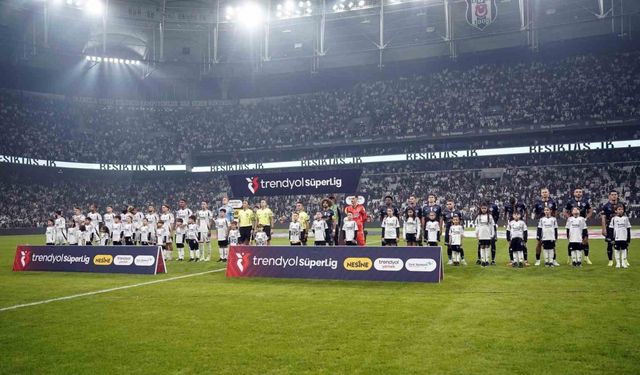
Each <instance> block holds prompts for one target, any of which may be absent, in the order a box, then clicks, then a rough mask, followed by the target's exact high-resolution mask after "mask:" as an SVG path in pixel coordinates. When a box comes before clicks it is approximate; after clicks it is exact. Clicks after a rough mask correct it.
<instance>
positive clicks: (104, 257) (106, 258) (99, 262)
mask: <svg viewBox="0 0 640 375" xmlns="http://www.w3.org/2000/svg"><path fill="white" fill-rule="evenodd" d="M111 263H113V256H111V255H108V254H98V255H96V256H94V257H93V264H95V265H96V266H108V265H110V264H111Z"/></svg>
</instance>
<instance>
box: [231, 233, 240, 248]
mask: <svg viewBox="0 0 640 375" xmlns="http://www.w3.org/2000/svg"><path fill="white" fill-rule="evenodd" d="M239 239H240V231H239V230H237V229H231V230H230V231H229V245H237V244H238V240H239Z"/></svg>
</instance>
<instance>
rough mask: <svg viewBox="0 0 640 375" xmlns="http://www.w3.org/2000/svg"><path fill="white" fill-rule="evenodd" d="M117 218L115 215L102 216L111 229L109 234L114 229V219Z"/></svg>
mask: <svg viewBox="0 0 640 375" xmlns="http://www.w3.org/2000/svg"><path fill="white" fill-rule="evenodd" d="M115 217H116V215H115V214H114V213H110V214H104V215H102V219H103V220H104V225H105V226H106V227H107V228H109V232H111V229H112V228H113V219H114V218H115Z"/></svg>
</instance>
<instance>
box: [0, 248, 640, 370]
mask: <svg viewBox="0 0 640 375" xmlns="http://www.w3.org/2000/svg"><path fill="white" fill-rule="evenodd" d="M636 241H638V240H636ZM41 242H42V236H14V237H0V309H1V308H3V307H8V306H13V305H17V304H24V303H29V302H36V301H42V300H46V299H50V298H56V297H63V296H69V295H73V294H77V293H83V292H90V291H98V290H103V289H108V288H113V287H118V286H126V285H133V284H137V283H141V282H145V281H151V280H158V279H162V278H172V277H175V276H178V275H188V274H193V273H198V272H202V271H207V270H214V269H218V268H221V267H222V266H220V265H219V264H217V263H198V264H192V263H180V264H178V263H177V262H170V263H169V264H168V269H169V274H167V275H159V276H131V275H99V274H82V273H40V272H24V273H13V272H12V271H11V265H12V262H13V256H14V253H15V248H16V245H17V244H19V243H31V244H39V243H41ZM277 242H283V240H280V241H277ZM369 242H370V243H378V241H377V238H370V239H369ZM639 243H640V242H636V243H633V242H632V249H631V251H630V257H629V259H630V260H629V261H630V263H631V268H630V269H627V270H616V269H612V268H609V267H607V266H606V262H607V261H606V253H605V250H604V241H602V240H593V241H592V245H591V248H592V250H591V253H592V254H591V259H592V260H593V261H594V265H592V266H585V267H584V268H583V269H572V268H571V267H568V266H566V265H564V263H565V261H566V250H565V249H566V243H565V242H564V241H560V244H559V249H560V250H559V257H558V259H559V261H560V262H561V263H562V264H563V266H562V267H560V268H557V269H545V268H544V267H533V266H532V267H529V268H526V269H511V268H507V267H505V266H504V264H505V262H506V260H507V254H506V249H505V245H506V243H505V241H504V240H501V241H500V242H499V249H498V254H499V260H501V261H500V262H499V263H500V264H499V266H496V267H490V268H487V269H481V268H480V267H478V266H475V265H472V263H473V261H475V258H476V256H475V241H473V240H470V239H469V240H466V242H465V245H466V246H465V249H466V251H467V259H468V260H469V263H470V264H469V266H467V267H457V268H453V267H450V266H446V267H445V279H444V282H443V283H442V284H440V285H436V284H419V283H394V282H391V283H382V282H380V283H374V282H342V281H317V280H286V279H233V280H227V279H226V278H225V276H224V273H223V272H217V273H208V274H203V275H200V276H194V277H189V278H182V279H178V280H171V281H168V282H163V283H158V284H152V285H146V286H141V287H135V288H129V289H122V290H117V291H113V292H108V293H102V294H95V295H90V296H86V297H80V298H75V299H69V300H62V301H55V302H51V303H46V304H40V305H35V306H29V307H24V308H18V309H14V310H5V311H0V351H1V354H0V373H2V374H41V373H56V374H160V373H162V374H164V373H170V374H204V373H207V374H318V373H320V374H344V373H356V374H429V373H435V374H440V373H456V374H477V373H491V374H496V373H501V374H525V373H526V374H542V373H544V374H552V373H553V374H587V373H592V374H602V373H615V374H638V373H640V349H639V347H640V287H639V286H640V272H638V270H639V269H640V258H638V257H636V256H635V254H636V252H637V251H639V250H640V246H639V245H638V244H639ZM529 247H530V252H532V251H531V249H532V248H533V244H532V243H531V242H530V243H529ZM531 258H533V255H531Z"/></svg>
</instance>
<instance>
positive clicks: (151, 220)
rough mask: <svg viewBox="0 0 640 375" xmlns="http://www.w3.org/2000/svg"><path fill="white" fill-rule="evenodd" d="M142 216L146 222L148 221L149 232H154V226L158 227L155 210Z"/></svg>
mask: <svg viewBox="0 0 640 375" xmlns="http://www.w3.org/2000/svg"><path fill="white" fill-rule="evenodd" d="M144 218H145V219H147V223H149V233H152V234H153V233H155V232H156V228H157V227H158V220H159V217H158V214H156V213H155V212H154V213H152V214H149V213H147V214H146V215H144Z"/></svg>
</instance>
